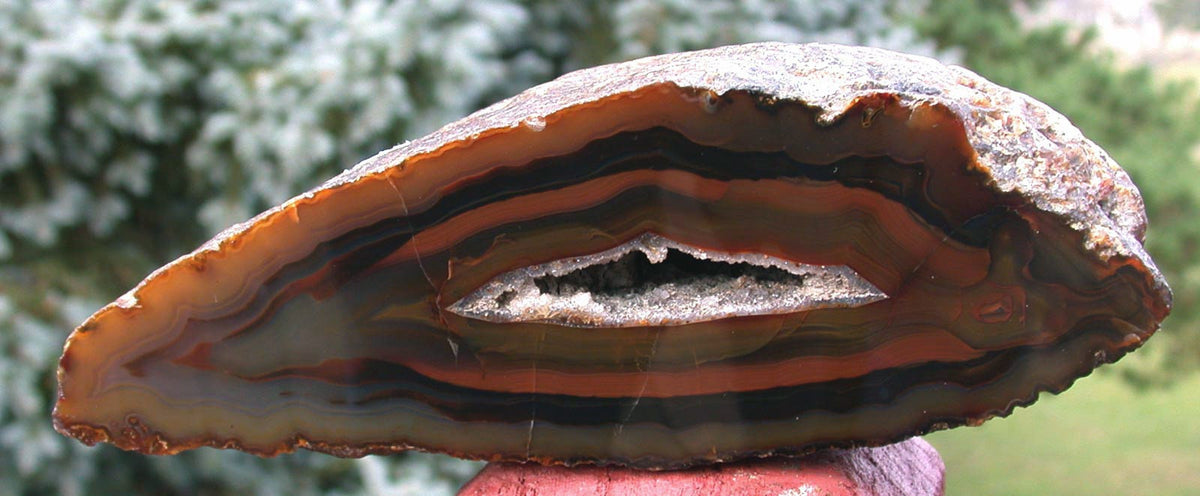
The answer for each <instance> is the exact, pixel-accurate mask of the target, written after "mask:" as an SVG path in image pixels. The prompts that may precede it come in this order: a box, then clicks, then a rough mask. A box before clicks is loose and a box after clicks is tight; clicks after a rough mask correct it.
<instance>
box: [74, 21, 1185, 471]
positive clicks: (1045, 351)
mask: <svg viewBox="0 0 1200 496" xmlns="http://www.w3.org/2000/svg"><path fill="white" fill-rule="evenodd" d="M1145 224H1146V219H1145V213H1144V209H1143V206H1142V201H1141V198H1140V197H1139V194H1138V192H1137V189H1136V188H1135V187H1134V185H1133V184H1132V183H1131V182H1130V180H1129V178H1128V176H1127V175H1126V174H1125V173H1124V172H1123V171H1122V170H1121V169H1120V168H1119V167H1118V166H1117V165H1116V164H1115V163H1114V162H1113V161H1112V160H1111V159H1110V158H1109V157H1108V155H1106V154H1105V153H1104V152H1103V151H1102V150H1100V149H1099V148H1098V147H1096V146H1095V145H1094V144H1092V143H1091V142H1090V141H1088V140H1086V139H1085V138H1084V137H1083V136H1081V135H1080V133H1079V131H1078V130H1076V129H1075V128H1073V127H1071V125H1070V124H1069V123H1068V122H1067V120H1066V119H1065V118H1063V117H1062V116H1060V115H1058V114H1056V113H1054V112H1053V111H1052V110H1050V109H1049V108H1048V107H1046V106H1045V105H1043V104H1041V103H1039V102H1036V101H1034V100H1032V99H1030V98H1029V97H1026V96H1024V95H1021V94H1019V93H1015V92H1013V91H1010V90H1007V89H1004V88H1001V87H998V86H996V85H994V84H992V83H989V82H987V81H985V80H983V79H981V78H980V77H978V76H976V75H975V74H973V73H971V72H969V71H967V70H964V69H961V68H957V67H947V66H943V65H941V64H939V63H938V62H936V61H933V60H930V59H925V58H919V57H912V56H907V55H901V54H896V53H891V52H887V51H883V50H876V49H867V48H850V47H840V46H830V45H787V44H756V45H745V46H735V47H726V48H719V49H715V50H707V51H702V52H693V53H683V54H675V55H665V56H661V57H651V58H646V59H641V60H636V61H633V62H628V63H623V64H616V65H609V66H603V67H597V68H593V69H587V70H583V71H578V72H574V73H571V74H567V75H565V76H563V77H561V78H559V79H557V80H555V81H552V82H550V83H547V84H544V85H541V86H538V87H535V88H533V89H530V90H528V91H526V92H524V93H521V94H520V95H517V96H515V97H513V98H511V99H508V100H505V101H502V102H500V103H497V104H495V105H493V106H491V107H489V108H486V109H484V110H482V111H479V112H477V113H475V114H473V115H471V116H469V117H467V118H465V119H463V120H461V121H458V122H455V123H453V124H450V125H448V126H446V127H444V128H442V129H441V130H439V131H437V132H435V133H433V134H431V135H429V136H426V137H424V138H421V139H418V140H415V141H412V142H408V143H405V144H402V145H400V146H397V147H396V148H393V149H391V150H388V151H386V152H383V153H380V154H379V155H377V156H375V157H373V158H371V159H369V160H367V161H365V162H363V163H361V164H359V165H358V166H356V167H354V168H353V169H350V170H347V171H346V172H345V173H343V174H341V175H340V176H338V177H336V178H333V179H332V180H330V181H328V182H327V183H325V184H324V185H322V186H320V187H318V188H316V189H314V190H312V191H310V192H307V193H304V194H302V195H300V196H298V197H296V198H294V199H292V200H289V201H288V202H286V203H284V204H283V205H280V206H278V207H275V208H272V209H271V210H268V211H266V212H264V213H262V214H260V215H258V216H256V217H255V218H253V219H251V220H250V221H248V222H246V223H243V224H239V225H236V226H233V227H231V228H229V229H228V230H226V231H224V232H222V233H221V234H219V235H218V236H217V237H216V238H214V239H213V240H212V241H210V242H208V243H206V244H205V245H203V246H201V247H200V248H199V249H197V250H196V251H194V252H193V253H191V254H188V255H186V256H184V257H181V258H180V259H178V260H176V261H174V262H172V263H170V264H168V265H166V266H165V267H163V268H161V269H159V270H157V271H155V272H154V273H153V274H151V275H150V276H149V277H147V278H146V280H145V281H143V282H142V283H141V284H139V285H138V286H137V287H136V288H134V289H133V290H132V291H130V292H129V293H128V294H126V295H125V296H122V297H121V298H119V299H118V300H117V301H115V302H114V303H112V304H110V305H108V306H106V307H104V308H103V309H101V310H100V311H99V312H97V313H96V314H95V315H93V316H92V317H91V318H90V319H88V320H87V322H85V323H83V325H81V326H80V327H79V328H78V329H77V330H76V331H75V332H74V333H73V334H72V335H71V337H70V339H69V340H68V342H67V345H66V349H65V350H64V352H63V356H62V360H61V366H60V369H59V383H60V395H59V399H58V404H57V405H56V407H55V412H54V419H55V426H56V427H57V428H58V429H59V431H61V432H63V433H65V434H67V435H70V436H73V437H76V438H78V439H80V440H82V441H83V442H85V443H89V444H91V443H96V442H101V441H104V442H111V443H113V444H116V445H117V446H120V447H122V448H125V449H131V450H137V451H141V452H145V453H156V454H165V453H175V452H178V451H181V450H186V449H191V448H195V447H199V446H216V447H224V448H237V449H241V450H245V451H249V452H252V453H256V454H260V455H273V454H276V453H280V452H287V451H291V450H294V449H296V448H307V449H314V450H318V451H323V452H327V453H331V454H335V455H339V456H361V455H364V454H369V453H391V452H397V451H402V450H406V449H411V448H416V449H422V450H428V451H437V452H444V453H450V454H453V455H457V456H463V457H468V458H479V459H490V460H536V461H540V462H545V463H567V464H570V463H576V462H597V463H617V464H628V465H633V466H638V467H648V468H662V467H680V466H686V465H689V464H695V463H702V462H707V461H716V460H729V459H733V458H738V457H744V456H749V455H764V454H771V453H776V454H794V453H801V452H806V451H811V450H813V449H817V448H820V447H826V446H851V445H878V444H883V443H888V442H892V441H896V440H899V439H902V438H905V437H908V436H912V435H915V434H920V433H924V432H928V431H931V430H936V429H944V428H948V427H954V426H958V425H963V424H974V423H978V422H981V421H983V420H986V419H988V418H991V417H995V416H1003V415H1007V414H1009V413H1010V412H1011V411H1012V409H1013V408H1014V407H1015V406H1019V405H1025V404H1028V403H1031V402H1032V401H1033V400H1034V399H1035V398H1036V397H1037V395H1038V393H1039V392H1042V391H1051V392H1058V391H1062V390H1063V389H1065V388H1067V387H1068V386H1069V385H1070V384H1071V383H1072V382H1073V381H1074V380H1075V379H1076V378H1078V377H1080V376H1083V375H1086V374H1088V373H1089V372H1091V370H1092V369H1093V368H1094V367H1096V366H1097V365H1099V364H1102V363H1106V362H1111V361H1114V360H1116V359H1118V358H1119V357H1121V356H1122V355H1124V354H1125V353H1126V352H1128V351H1130V350H1132V349H1134V348H1136V347H1138V346H1139V345H1140V344H1142V342H1143V341H1144V340H1145V339H1146V338H1148V337H1149V336H1150V335H1151V334H1152V333H1153V332H1154V331H1155V330H1156V329H1157V328H1158V325H1159V322H1160V321H1161V320H1162V319H1163V318H1164V317H1165V316H1166V314H1167V312H1168V310H1169V307H1170V292H1169V289H1168V288H1167V286H1166V284H1165V282H1164V281H1163V279H1162V276H1161V275H1160V273H1159V272H1158V270H1157V269H1156V268H1155V266H1154V263H1153V262H1152V261H1151V260H1150V258H1149V257H1148V256H1147V254H1146V252H1145V251H1144V249H1143V247H1142V244H1141V241H1142V237H1143V234H1144V229H1145Z"/></svg>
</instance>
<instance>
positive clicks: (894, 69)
mask: <svg viewBox="0 0 1200 496" xmlns="http://www.w3.org/2000/svg"><path fill="white" fill-rule="evenodd" d="M659 84H673V85H676V86H679V87H680V88H689V89H696V90H703V91H711V92H714V93H716V94H724V93H726V92H729V91H748V92H753V93H757V94H761V95H763V96H765V97H769V98H772V99H775V100H778V101H790V102H797V103H802V104H804V105H806V106H809V107H811V108H813V109H816V110H817V112H818V119H819V120H820V122H821V123H823V124H831V123H833V122H835V121H837V120H838V119H839V118H841V117H842V116H843V115H844V114H845V112H846V111H847V110H849V109H850V108H851V107H852V106H853V105H854V104H855V102H857V101H859V100H861V99H865V98H868V97H871V96H874V95H894V96H895V98H896V100H897V101H898V103H899V104H900V105H903V106H906V107H916V106H919V105H936V106H940V107H943V108H945V109H947V110H949V111H950V112H951V113H952V114H954V115H955V116H957V117H958V118H959V119H960V120H961V121H962V122H963V124H964V128H965V129H966V132H967V139H968V142H969V143H970V144H971V146H972V148H974V150H975V153H976V165H977V166H978V167H979V168H980V169H981V170H983V171H985V172H986V173H987V174H988V175H989V176H990V177H991V180H992V185H993V187H994V188H995V189H996V190H997V191H1001V192H1006V193H1007V192H1015V193H1017V194H1020V195H1021V196H1023V197H1025V198H1028V199H1029V200H1030V202H1031V203H1032V204H1033V205H1034V206H1036V207H1037V208H1039V209H1041V210H1044V211H1047V212H1051V213H1054V214H1057V215H1059V216H1060V217H1061V218H1062V219H1063V220H1064V223H1065V224H1067V225H1069V226H1071V228H1073V229H1075V230H1076V231H1079V232H1082V233H1084V239H1085V242H1086V243H1087V248H1088V249H1089V250H1090V251H1092V252H1094V253H1096V254H1097V256H1098V257H1099V258H1100V259H1101V260H1105V261H1107V260H1108V259H1109V258H1110V257H1112V256H1114V255H1119V256H1124V257H1129V258H1133V259H1135V260H1137V261H1138V262H1139V263H1141V264H1142V265H1144V266H1145V267H1146V269H1147V271H1149V273H1150V274H1151V276H1152V277H1153V278H1154V285H1155V289H1156V290H1157V291H1158V293H1159V295H1158V296H1159V297H1160V298H1162V299H1163V301H1166V302H1167V305H1168V307H1169V306H1170V301H1171V292H1170V289H1169V288H1168V287H1167V284H1166V280H1165V279H1164V278H1163V276H1162V274H1161V272H1160V271H1159V270H1158V268H1157V266H1155V264H1154V261H1153V260H1151V259H1150V256H1149V255H1148V254H1147V253H1146V250H1145V248H1144V247H1143V246H1142V241H1143V239H1144V236H1145V232H1146V213H1145V207H1144V205H1143V203H1142V197H1141V194H1140V193H1139V192H1138V189H1137V187H1136V186H1134V184H1133V182H1132V181H1131V180H1130V179H1129V176H1128V174H1126V173H1125V171H1124V170H1122V169H1121V167H1120V166H1119V165H1117V163H1116V162H1114V161H1113V160H1112V158H1111V157H1109V156H1108V154H1107V153H1106V152H1105V151H1104V150H1102V149H1101V148H1100V147H1099V146H1097V145H1096V144H1095V143H1093V142H1091V141H1090V140H1088V139H1087V138H1085V137H1084V136H1083V134H1082V133H1080V131H1079V130H1078V129H1076V128H1075V127H1074V126H1072V125H1071V123H1070V122H1069V121H1068V120H1067V118H1066V117H1064V116H1062V115H1061V114H1059V113H1057V112H1055V111H1054V110H1053V109H1051V108H1050V107H1049V106H1047V105H1045V104H1043V103H1041V102H1039V101H1037V100H1034V99H1033V98H1031V97H1029V96H1027V95H1024V94H1022V93H1018V92H1015V91H1012V90H1010V89H1007V88H1004V87H1001V86H999V85H996V84H994V83H991V82H990V81H987V80H985V79H983V78H982V77H980V76H979V75H977V74H975V73H973V72H971V71H969V70H967V69H964V68H962V67H955V66H947V65H944V64H942V63H941V62H938V61H937V60H934V59H931V58H927V57H919V56H915V55H907V54H901V53H896V52H892V51H888V50H882V49H877V48H866V47H849V46H841V45H830V44H800V45H798V44H788V43H753V44H747V45H734V46H727V47H721V48H714V49H710V50H701V51H695V52H685V53H677V54H668V55H660V56H656V57H647V58H642V59H638V60H633V61H630V62H624V63H619V64H610V65H604V66H599V67H594V68H591V69H584V70H580V71H576V72H572V73H569V74H566V75H564V76H562V77H560V78H558V79H555V80H553V81H550V82H548V83H545V84H542V85H539V86H536V87H534V88H531V89H529V90H527V91H524V92H522V93H520V94H518V95H516V96H514V97H512V98H509V99H507V100H503V101H500V102H497V103H496V104H494V105H492V106H490V107H487V108H485V109H483V110H480V111H478V112H476V113H474V114H472V115H471V116H470V117H468V118H465V119H461V120H459V121H457V122H454V123H451V124H449V125H447V126H445V127H443V128H441V129H439V130H437V131H435V132H433V133H432V134H429V135H427V136H425V137H422V138H420V139H417V140H414V141H409V142H406V143H402V144H400V145H397V146H396V147H394V148H392V149H390V150H387V151H384V152H381V153H379V154H377V155H375V156H374V157H371V158H369V159H367V160H365V161H363V162H362V163H360V164H358V165H356V166H355V167H354V168H352V169H348V170H346V171H345V172H343V173H342V174H340V175H338V176H337V177H334V178H332V179H330V180H329V181H327V182H326V183H325V184H323V185H321V186H320V187H318V188H316V189H314V190H313V191H310V192H309V193H306V194H303V195H300V196H298V197H296V198H293V199H292V200H290V201H288V202H286V203H284V204H283V205H280V206H278V207H275V208H273V209H271V210H268V211H266V212H263V213H262V214H260V215H259V216H257V217H256V218H255V219H251V220H250V221H248V222H245V223H242V224H238V225H235V226H233V227H231V228H229V229H227V230H225V231H224V232H222V233H221V234H220V235H218V236H217V237H216V238H214V239H213V240H212V241H210V242H209V243H207V244H205V245H204V246H202V247H200V248H199V249H198V250H197V251H206V250H216V249H217V247H218V246H219V244H220V243H223V242H224V240H226V239H230V238H232V237H234V236H236V235H237V234H238V233H240V232H242V231H243V230H245V229H246V228H247V227H248V226H249V225H250V224H252V223H254V222H255V221H256V220H258V219H259V218H262V217H266V216H272V215H275V214H276V213H277V212H278V211H281V210H286V209H288V208H291V206H292V204H293V203H294V202H298V201H303V200H304V199H305V198H307V197H308V196H309V195H311V194H313V193H315V192H318V191H321V190H325V189H331V188H335V187H337V186H338V185H341V184H345V183H349V182H352V181H355V180H357V179H358V178H361V177H364V176H370V175H373V174H378V173H380V172H381V171H383V170H386V169H388V168H391V167H396V166H402V164H404V163H405V162H406V161H408V160H409V159H412V158H414V157H416V156H419V155H423V154H426V153H431V152H435V151H437V150H440V149H444V148H445V147H447V146H448V145H451V144H454V143H462V144H465V143H469V142H471V141H473V140H474V139H476V138H477V137H479V136H481V135H482V134H484V133H486V132H488V131H492V130H502V129H510V128H514V127H517V126H521V125H523V123H526V122H538V121H542V120H544V119H545V118H546V117H548V116H550V115H552V114H554V113H556V112H559V111H562V110H565V109H568V108H571V107H574V106H577V105H583V104H588V103H591V102H595V101H598V100H600V99H602V98H605V97H608V96H611V95H615V94H621V93H629V92H634V91H636V90H638V89H640V88H645V87H647V86H652V85H659Z"/></svg>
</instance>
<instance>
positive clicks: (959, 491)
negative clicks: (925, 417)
mask: <svg viewBox="0 0 1200 496" xmlns="http://www.w3.org/2000/svg"><path fill="white" fill-rule="evenodd" d="M926 439H927V440H928V441H929V442H930V443H932V444H933V445H934V446H936V447H937V449H938V451H940V452H941V454H942V458H943V459H944V460H945V462H946V478H947V494H950V495H973V494H1004V495H1021V494H1031V495H1032V494H1037V495H1043V494H1121V495H1128V494H1147V495H1172V494H1179V495H1185V494H1186V495H1195V494H1200V374H1193V375H1192V376H1190V377H1187V378H1185V379H1183V380H1181V381H1179V382H1177V383H1175V384H1174V385H1172V386H1171V387H1169V388H1164V389H1151V390H1147V391H1142V392H1139V391H1137V390H1135V389H1133V388H1131V387H1130V386H1129V385H1127V384H1126V383H1125V382H1122V380H1121V379H1120V378H1119V377H1118V376H1117V375H1116V374H1111V373H1109V374H1093V376H1092V377H1085V378H1083V379H1080V380H1079V381H1078V382H1076V384H1075V385H1074V386H1073V387H1071V388H1070V389H1068V390H1067V391H1066V392H1064V393H1063V394H1062V395H1060V396H1053V395H1042V397H1041V399H1039V400H1038V401H1037V403H1035V404H1033V405H1032V406H1030V407H1029V408H1018V409H1017V411H1016V412H1014V413H1013V414H1012V415H1011V416H1010V417H1008V418H1004V419H994V420H991V421H989V422H987V423H985V424H984V425H983V426H981V427H977V428H960V429H954V430H950V431H945V432H939V433H934V434H930V435H928V436H926Z"/></svg>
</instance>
